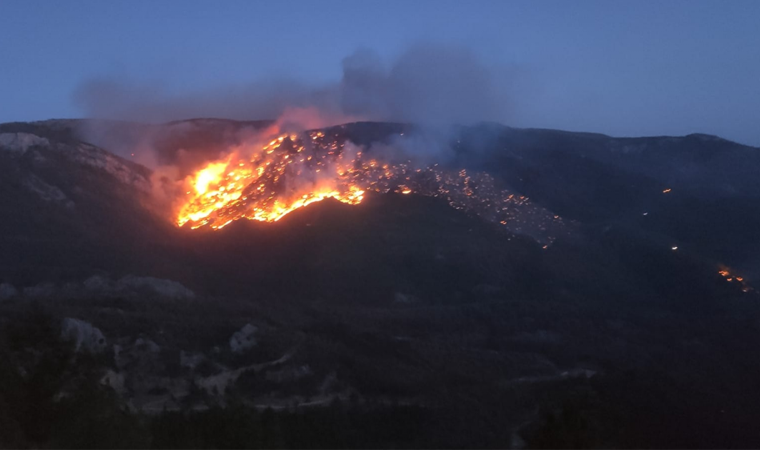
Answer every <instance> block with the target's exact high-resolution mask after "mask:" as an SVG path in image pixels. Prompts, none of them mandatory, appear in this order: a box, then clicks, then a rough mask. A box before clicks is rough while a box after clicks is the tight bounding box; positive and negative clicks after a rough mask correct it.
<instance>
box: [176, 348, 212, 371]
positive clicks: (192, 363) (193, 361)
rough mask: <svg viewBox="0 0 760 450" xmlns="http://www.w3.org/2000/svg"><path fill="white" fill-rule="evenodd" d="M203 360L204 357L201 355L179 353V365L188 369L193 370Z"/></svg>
mask: <svg viewBox="0 0 760 450" xmlns="http://www.w3.org/2000/svg"><path fill="white" fill-rule="evenodd" d="M204 359H206V357H205V356H203V354H201V353H190V352H186V351H184V350H182V351H181V352H179V365H180V366H182V367H187V368H188V369H195V368H196V367H198V365H199V364H200V363H202V362H203V360H204Z"/></svg>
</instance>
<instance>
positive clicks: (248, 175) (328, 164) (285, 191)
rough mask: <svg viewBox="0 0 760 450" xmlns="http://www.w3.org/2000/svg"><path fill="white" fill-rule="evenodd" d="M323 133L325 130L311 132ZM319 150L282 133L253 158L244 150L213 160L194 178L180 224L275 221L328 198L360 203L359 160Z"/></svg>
mask: <svg viewBox="0 0 760 450" xmlns="http://www.w3.org/2000/svg"><path fill="white" fill-rule="evenodd" d="M321 137H324V134H323V133H321V132H319V133H313V134H312V136H311V138H312V140H316V139H319V138H321ZM314 150H315V149H313V148H312V149H311V150H310V151H307V150H306V147H305V146H304V145H303V142H302V141H301V140H300V139H299V138H298V136H297V135H281V136H278V137H276V138H275V139H273V140H272V141H270V142H269V143H268V144H267V145H264V146H263V147H262V148H261V149H260V150H258V151H254V152H253V155H250V156H248V157H246V156H244V153H245V152H244V151H238V152H236V153H234V154H233V155H234V156H231V157H228V158H227V159H226V160H224V161H220V162H212V163H209V164H208V165H207V166H206V167H204V168H203V169H201V170H199V171H198V172H197V173H196V174H195V175H194V176H193V177H191V180H190V184H191V185H192V187H193V190H190V191H187V195H188V199H187V201H186V203H185V204H184V206H182V208H181V210H180V213H179V216H178V218H177V224H178V225H180V226H182V225H184V224H186V223H189V224H190V226H191V228H198V227H201V226H204V225H209V226H211V227H212V228H215V229H219V228H222V227H224V226H225V225H227V224H229V223H230V222H232V221H233V220H237V219H241V218H247V219H253V220H259V221H263V222H275V221H277V220H280V219H281V218H282V217H283V216H285V215H286V214H288V213H289V212H291V211H293V210H295V209H298V208H301V207H304V206H306V205H309V204H311V203H314V202H318V201H321V200H324V199H326V198H334V199H336V200H338V201H341V202H343V203H349V204H357V203H360V202H361V201H362V199H363V198H364V189H362V188H360V187H359V185H358V184H357V183H355V182H353V180H352V179H351V174H352V171H353V169H354V168H353V167H352V164H353V163H355V161H351V165H347V164H344V161H343V158H342V155H343V154H342V153H341V155H338V157H336V158H333V159H332V160H327V159H326V158H325V155H318V154H317V152H315V151H314ZM307 153H308V155H305V154H307Z"/></svg>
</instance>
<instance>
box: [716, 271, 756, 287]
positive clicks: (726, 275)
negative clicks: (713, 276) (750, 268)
mask: <svg viewBox="0 0 760 450" xmlns="http://www.w3.org/2000/svg"><path fill="white" fill-rule="evenodd" d="M718 275H720V276H722V277H723V278H725V279H726V281H728V282H729V283H730V282H733V281H734V280H735V281H737V282H738V283H739V284H740V285H741V288H742V292H749V291H751V290H752V287H751V286H749V285H748V284H746V283H745V282H744V277H740V276H739V275H732V274H731V272H729V271H728V270H727V269H725V268H722V269H721V270H719V271H718Z"/></svg>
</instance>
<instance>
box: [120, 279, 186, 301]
mask: <svg viewBox="0 0 760 450" xmlns="http://www.w3.org/2000/svg"><path fill="white" fill-rule="evenodd" d="M117 288H122V289H131V290H133V291H135V292H142V293H149V294H156V295H160V296H161V297H167V298H174V299H191V298H195V293H194V292H193V291H191V290H190V289H188V288H186V287H185V286H183V285H182V284H181V283H178V282H176V281H172V280H164V279H161V278H153V277H137V276H134V275H127V276H125V277H124V278H122V279H120V280H119V281H118V283H117Z"/></svg>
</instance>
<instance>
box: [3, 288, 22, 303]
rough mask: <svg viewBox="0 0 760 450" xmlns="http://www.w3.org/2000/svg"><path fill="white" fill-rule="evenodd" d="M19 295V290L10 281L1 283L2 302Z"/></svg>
mask: <svg viewBox="0 0 760 450" xmlns="http://www.w3.org/2000/svg"><path fill="white" fill-rule="evenodd" d="M16 296H18V291H17V290H16V288H15V287H13V285H12V284H10V283H2V284H0V302H2V301H5V300H10V299H12V298H14V297H16Z"/></svg>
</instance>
